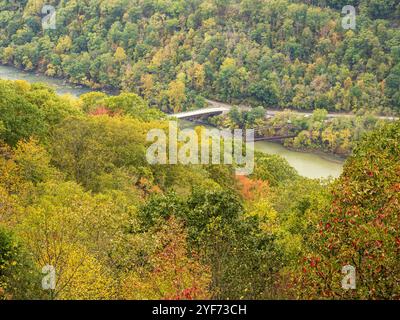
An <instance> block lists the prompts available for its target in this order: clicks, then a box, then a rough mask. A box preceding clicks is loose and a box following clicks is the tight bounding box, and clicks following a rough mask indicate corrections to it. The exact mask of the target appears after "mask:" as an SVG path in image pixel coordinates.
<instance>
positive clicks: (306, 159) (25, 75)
mask: <svg viewBox="0 0 400 320" xmlns="http://www.w3.org/2000/svg"><path fill="white" fill-rule="evenodd" d="M0 79H8V80H26V81H29V82H44V83H47V84H48V85H50V86H51V87H53V88H54V89H55V90H56V92H57V93H58V94H71V95H73V96H76V97H78V96H80V95H81V94H84V93H87V92H89V91H91V89H89V88H86V87H83V86H75V85H72V84H70V83H68V82H66V81H64V80H60V79H54V78H50V77H46V76H44V75H40V74H35V73H29V72H23V71H20V70H18V69H16V68H13V67H8V66H2V65H0ZM255 149H256V150H258V151H261V152H265V153H269V154H277V155H280V156H282V157H283V158H285V159H286V160H287V161H288V162H289V164H290V165H291V166H292V167H294V168H295V169H296V170H297V171H298V172H299V174H300V175H302V176H304V177H307V178H313V179H314V178H316V179H318V178H328V177H333V178H337V177H339V176H340V174H341V173H342V170H343V162H342V161H338V160H337V159H335V158H333V157H331V156H329V155H326V156H325V155H324V156H322V155H319V154H314V153H305V152H298V151H292V150H288V149H286V148H284V147H283V146H282V145H280V144H277V143H273V142H267V141H260V142H256V143H255Z"/></svg>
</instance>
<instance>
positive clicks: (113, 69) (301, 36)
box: [0, 0, 400, 113]
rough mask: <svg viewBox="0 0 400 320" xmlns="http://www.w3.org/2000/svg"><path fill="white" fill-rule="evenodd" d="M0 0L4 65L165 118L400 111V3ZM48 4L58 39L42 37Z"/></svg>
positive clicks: (0, 58)
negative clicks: (254, 110)
mask: <svg viewBox="0 0 400 320" xmlns="http://www.w3.org/2000/svg"><path fill="white" fill-rule="evenodd" d="M44 2H45V1H43V0H21V1H17V2H16V1H11V0H1V1H0V30H1V33H0V61H1V62H2V63H4V64H12V65H15V66H17V67H18V68H22V69H25V70H37V71H40V72H43V73H45V74H47V75H49V76H56V77H64V78H68V79H69V80H70V81H73V82H76V83H81V84H86V85H89V86H91V87H94V88H98V87H108V88H119V89H125V90H128V91H133V92H135V93H138V94H140V95H141V96H142V97H144V98H145V99H146V100H147V101H148V102H149V103H150V104H151V105H157V106H158V107H160V108H162V109H163V110H165V111H180V110H185V109H192V108H199V107H202V106H204V104H205V101H204V98H213V99H217V100H222V101H226V102H235V103H236V102H246V103H248V104H251V105H253V106H264V107H274V108H282V109H284V108H292V109H304V110H314V109H316V108H321V109H327V110H334V111H357V110H366V109H367V110H378V111H379V112H384V113H392V112H398V111H399V109H400V93H399V86H400V30H399V25H400V23H399V17H400V4H399V2H398V1H396V0H357V1H353V2H352V3H351V4H353V5H354V6H356V10H357V20H356V28H355V30H346V29H344V28H343V27H342V18H343V16H344V15H343V14H342V12H341V11H342V7H343V6H345V5H348V4H349V3H348V1H341V0H315V1H311V0H310V1H296V0H292V1H290V0H113V1H110V0H80V1H76V0H71V1H63V0H50V1H46V3H44ZM43 4H50V5H54V7H55V8H56V13H57V16H56V17H57V20H56V21H57V23H56V29H55V30H52V29H49V30H43V29H42V24H41V19H42V17H43V15H42V13H41V9H42V7H43Z"/></svg>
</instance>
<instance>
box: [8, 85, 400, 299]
mask: <svg viewBox="0 0 400 320" xmlns="http://www.w3.org/2000/svg"><path fill="white" fill-rule="evenodd" d="M0 98H1V99H0V299H209V298H214V299H278V298H281V299H298V298H300V299H304V298H307V299H309V298H311V299H332V298H334V299H367V298H371V299H399V298H400V295H399V286H398V283H399V277H400V270H399V264H398V261H399V258H400V257H399V254H400V233H399V224H398V221H399V217H400V209H399V208H400V199H399V195H400V174H399V173H400V162H399V159H400V156H399V150H400V148H399V143H400V123H399V121H397V122H395V123H391V124H386V125H383V126H382V127H380V128H379V129H376V130H374V131H373V132H372V133H370V134H369V135H367V136H366V137H365V138H364V139H363V140H362V141H361V143H360V144H359V145H358V146H357V148H356V149H355V152H354V155H353V156H352V157H351V158H350V159H349V160H348V162H347V163H346V165H345V168H344V173H343V175H342V176H341V178H340V179H338V180H336V181H330V180H326V181H319V180H310V179H306V178H302V177H300V176H299V175H298V174H297V172H296V171H295V170H294V169H293V168H291V167H290V166H289V165H288V163H287V162H286V161H285V160H284V159H282V158H281V157H279V156H272V155H266V154H258V153H256V157H255V170H254V173H253V174H252V175H251V176H248V177H235V175H234V170H233V168H232V166H225V165H156V166H154V165H150V164H149V163H148V162H147V161H146V160H145V150H146V148H147V147H148V145H149V143H148V142H146V139H145V135H146V133H147V132H148V130H149V129H150V128H159V129H164V130H168V129H167V128H168V121H166V120H163V115H162V114H161V113H159V112H157V111H156V110H151V109H149V108H148V106H147V105H146V103H145V101H143V100H142V99H141V98H139V97H138V96H136V95H135V94H122V95H120V96H114V97H108V96H106V95H103V94H99V93H89V94H86V95H83V96H82V97H81V98H79V99H71V98H68V97H65V96H64V97H60V96H57V95H56V94H55V93H54V91H53V90H52V89H50V88H49V87H47V86H45V85H41V84H32V85H30V84H29V83H27V82H24V81H15V82H12V81H0ZM99 101H101V102H100V103H99ZM99 105H100V106H99ZM103 105H108V106H115V107H114V109H113V112H111V113H110V112H107V113H104V112H103V110H104V107H102V106H103ZM118 106H121V107H118ZM127 106H130V107H127ZM149 110H150V111H149ZM196 130H201V128H197V129H196ZM46 265H51V266H53V267H54V268H55V271H56V275H57V282H56V288H55V290H51V291H46V290H43V288H42V279H43V275H42V274H41V270H42V268H43V267H44V266H46ZM345 265H352V266H354V267H355V268H356V270H357V290H347V291H346V290H343V288H342V287H341V279H342V277H343V274H342V267H343V266H345Z"/></svg>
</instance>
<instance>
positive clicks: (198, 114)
mask: <svg viewBox="0 0 400 320" xmlns="http://www.w3.org/2000/svg"><path fill="white" fill-rule="evenodd" d="M229 110H230V108H229V107H225V106H219V107H213V108H204V109H199V110H194V111H187V112H180V113H175V114H171V115H170V116H171V117H173V118H177V119H183V120H192V119H201V118H209V117H215V116H219V115H221V114H224V113H227V112H229Z"/></svg>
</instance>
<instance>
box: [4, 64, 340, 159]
mask: <svg viewBox="0 0 400 320" xmlns="http://www.w3.org/2000/svg"><path fill="white" fill-rule="evenodd" d="M0 66H1V67H5V68H10V69H15V70H17V71H18V72H21V73H23V74H26V75H28V76H36V77H46V78H48V79H49V80H54V81H58V82H61V83H62V84H63V85H69V86H71V87H73V88H76V89H83V90H85V89H87V90H90V91H93V92H96V91H97V92H104V93H106V94H111V95H115V94H117V93H118V92H120V90H117V89H112V90H111V89H106V88H92V87H90V86H88V85H85V84H80V83H74V82H71V81H69V80H68V79H65V78H59V77H49V76H47V75H45V74H43V73H41V72H38V71H26V70H21V69H19V68H17V67H16V66H14V65H10V64H0ZM38 82H44V83H46V82H45V81H40V80H39V81H38ZM61 83H60V84H55V85H56V86H57V85H61ZM47 84H49V83H47ZM50 85H51V84H50ZM190 123H191V124H192V125H193V126H196V125H204V124H203V123H202V124H196V122H190ZM207 125H209V126H212V125H211V124H207ZM271 143H273V144H276V145H279V146H281V147H282V148H285V149H286V150H289V151H293V152H299V153H303V154H313V155H316V156H319V157H321V158H322V159H324V160H325V161H329V162H333V163H337V164H343V163H344V162H345V160H346V158H347V157H343V156H339V155H336V154H333V153H327V152H324V151H321V150H302V149H296V148H291V147H287V146H285V145H284V144H283V143H279V142H271ZM260 152H262V151H260Z"/></svg>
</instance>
